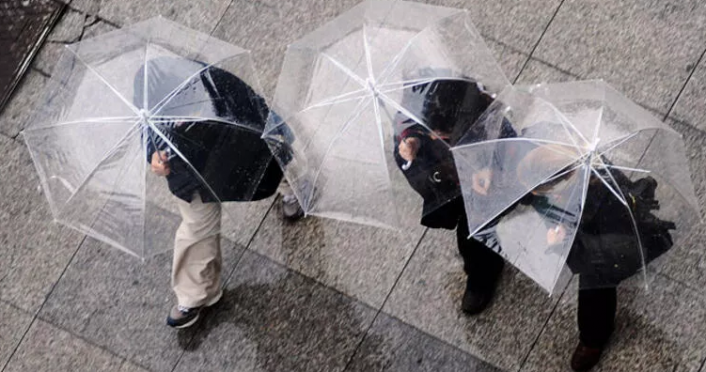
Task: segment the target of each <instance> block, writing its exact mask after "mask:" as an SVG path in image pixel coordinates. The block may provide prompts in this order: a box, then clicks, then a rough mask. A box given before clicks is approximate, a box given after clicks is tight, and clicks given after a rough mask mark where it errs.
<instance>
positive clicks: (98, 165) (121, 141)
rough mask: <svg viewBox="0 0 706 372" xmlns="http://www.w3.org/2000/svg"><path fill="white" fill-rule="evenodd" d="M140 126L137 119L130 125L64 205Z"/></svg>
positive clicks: (66, 203) (67, 201)
mask: <svg viewBox="0 0 706 372" xmlns="http://www.w3.org/2000/svg"><path fill="white" fill-rule="evenodd" d="M139 127H140V121H137V122H136V123H135V124H134V125H133V126H132V127H130V129H128V130H127V132H126V133H125V135H124V136H123V138H121V139H120V140H119V141H118V142H117V143H116V144H115V146H113V147H112V148H111V149H110V150H108V152H106V153H105V155H103V157H102V158H101V159H100V160H99V161H98V163H97V164H96V166H95V167H94V168H93V170H92V171H91V172H90V173H89V174H88V175H86V177H84V178H83V180H82V181H81V183H79V185H78V187H76V190H74V192H72V193H71V195H70V196H69V198H68V199H66V202H65V203H64V206H66V205H68V204H69V202H71V201H72V200H73V198H74V197H75V196H76V195H77V194H78V192H79V191H81V190H83V188H84V187H85V185H86V183H87V182H88V180H89V179H90V178H91V177H93V175H94V174H96V172H98V169H99V168H100V167H101V165H102V164H103V163H104V162H105V161H106V160H108V159H109V158H110V157H111V156H112V155H113V154H115V152H116V151H117V150H118V149H119V148H120V146H122V145H123V143H124V142H125V140H127V139H128V138H130V137H131V136H132V135H133V134H134V133H135V129H136V128H139Z"/></svg>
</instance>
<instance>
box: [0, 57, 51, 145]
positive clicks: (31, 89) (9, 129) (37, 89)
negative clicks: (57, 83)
mask: <svg viewBox="0 0 706 372" xmlns="http://www.w3.org/2000/svg"><path fill="white" fill-rule="evenodd" d="M48 82H49V79H48V78H47V77H45V76H44V75H43V74H42V73H40V72H38V71H36V70H32V69H30V70H29V71H28V72H27V73H26V74H25V76H24V77H23V78H22V80H21V81H20V83H19V85H18V86H17V89H16V90H15V92H14V93H13V95H12V99H11V100H10V101H9V102H8V103H7V105H6V106H5V109H4V110H2V112H0V133H1V134H4V135H6V136H8V137H13V138H14V137H17V135H18V134H19V133H20V131H22V130H23V129H25V128H27V127H28V124H29V120H30V118H31V117H32V109H33V108H34V107H35V106H36V105H37V102H38V101H39V99H40V98H41V97H42V94H43V93H44V89H45V88H46V87H47V83H48Z"/></svg>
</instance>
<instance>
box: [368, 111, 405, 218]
mask: <svg viewBox="0 0 706 372" xmlns="http://www.w3.org/2000/svg"><path fill="white" fill-rule="evenodd" d="M373 109H374V110H375V124H376V125H377V127H378V128H377V129H378V137H379V139H380V150H381V151H380V155H381V158H382V159H381V160H382V163H381V166H383V167H385V180H386V181H387V187H388V189H387V191H388V193H391V190H392V181H391V180H390V172H389V169H388V168H387V157H386V156H385V133H384V131H383V128H382V117H380V107H379V105H378V100H377V99H376V98H373ZM390 196H391V199H393V200H394V196H393V195H390ZM392 209H393V211H392V212H393V213H394V214H395V218H396V219H397V220H398V221H399V220H400V216H399V215H398V211H397V208H392Z"/></svg>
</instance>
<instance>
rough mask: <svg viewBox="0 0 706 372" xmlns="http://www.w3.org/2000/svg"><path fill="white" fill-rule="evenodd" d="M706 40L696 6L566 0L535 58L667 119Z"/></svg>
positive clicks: (676, 0) (705, 13)
mask: <svg viewBox="0 0 706 372" xmlns="http://www.w3.org/2000/svg"><path fill="white" fill-rule="evenodd" d="M705 37H706V4H704V3H703V2H701V1H698V0H688V1H681V0H665V1H640V0H620V1H611V2H604V1H600V0H588V1H585V0H566V1H565V2H564V3H563V5H562V6H561V9H560V10H559V12H558V13H557V15H556V18H555V19H554V21H553V22H552V24H551V25H550V26H549V28H548V30H547V32H546V34H545V35H544V37H543V38H542V41H541V42H540V43H539V46H538V47H537V50H536V51H535V53H534V56H535V57H537V58H539V59H542V60H544V61H547V62H549V63H551V64H553V65H555V66H558V67H559V68H561V69H564V70H567V71H571V72H572V73H574V74H576V75H579V76H582V77H583V78H602V79H604V80H606V81H607V82H609V83H610V84H611V85H613V86H614V87H615V88H616V89H618V90H620V91H623V92H625V93H626V94H627V96H628V97H630V98H631V99H633V100H635V101H637V102H639V103H640V104H642V105H645V106H647V107H651V108H653V109H655V110H656V111H658V112H660V113H662V114H666V112H667V110H668V109H669V107H670V106H671V104H672V102H674V100H675V99H676V96H677V94H678V92H679V90H680V89H681V87H682V85H683V84H684V82H685V81H686V78H687V77H688V76H689V73H690V71H691V69H693V68H694V67H695V66H694V65H695V64H696V61H697V60H698V58H699V56H700V55H701V52H702V51H703V49H704V46H703V40H704V38H705Z"/></svg>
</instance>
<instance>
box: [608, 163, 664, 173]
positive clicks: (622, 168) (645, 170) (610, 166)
mask: <svg viewBox="0 0 706 372" xmlns="http://www.w3.org/2000/svg"><path fill="white" fill-rule="evenodd" d="M604 167H606V168H615V169H618V170H624V171H628V172H640V173H652V171H650V170H647V169H640V168H631V167H623V166H620V165H612V164H604Z"/></svg>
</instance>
